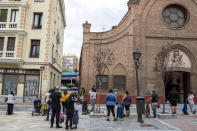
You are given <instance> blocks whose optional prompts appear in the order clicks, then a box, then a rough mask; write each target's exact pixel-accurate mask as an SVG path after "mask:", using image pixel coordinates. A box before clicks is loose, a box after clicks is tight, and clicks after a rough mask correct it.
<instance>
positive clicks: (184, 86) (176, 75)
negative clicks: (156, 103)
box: [165, 71, 190, 103]
mask: <svg viewBox="0 0 197 131" xmlns="http://www.w3.org/2000/svg"><path fill="white" fill-rule="evenodd" d="M169 76H170V77H169ZM173 87H175V88H176V90H177V91H178V92H179V103H184V101H186V100H187V96H188V92H189V91H190V73H189V72H182V71H174V72H166V88H165V91H166V92H165V94H166V100H168V94H169V92H170V91H171V90H172V88H173Z"/></svg>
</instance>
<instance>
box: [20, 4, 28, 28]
mask: <svg viewBox="0 0 197 131" xmlns="http://www.w3.org/2000/svg"><path fill="white" fill-rule="evenodd" d="M26 8H27V7H21V18H20V28H21V29H24V28H25V22H26V10H27V9H26Z"/></svg>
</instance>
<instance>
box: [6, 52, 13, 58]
mask: <svg viewBox="0 0 197 131" xmlns="http://www.w3.org/2000/svg"><path fill="white" fill-rule="evenodd" d="M6 57H14V51H6Z"/></svg>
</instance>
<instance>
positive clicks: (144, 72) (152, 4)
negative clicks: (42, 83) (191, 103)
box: [80, 0, 197, 102]
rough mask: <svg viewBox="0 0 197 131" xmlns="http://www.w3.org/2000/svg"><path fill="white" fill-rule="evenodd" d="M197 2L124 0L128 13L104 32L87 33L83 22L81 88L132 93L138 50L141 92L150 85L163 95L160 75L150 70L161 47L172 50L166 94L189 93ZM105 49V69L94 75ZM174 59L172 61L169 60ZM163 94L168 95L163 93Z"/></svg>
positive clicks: (196, 70) (195, 76)
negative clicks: (139, 53) (137, 52)
mask: <svg viewBox="0 0 197 131" xmlns="http://www.w3.org/2000/svg"><path fill="white" fill-rule="evenodd" d="M196 13H197V1H196V0H184V1H183V0H148V1H147V0H129V2H128V12H127V13H126V15H125V16H124V17H123V19H122V20H121V21H120V23H119V24H118V25H117V26H113V27H112V29H111V30H109V31H106V32H90V29H91V24H90V23H88V22H87V21H86V22H85V23H84V24H83V46H82V53H81V61H80V63H81V64H80V65H81V66H80V85H81V88H85V89H86V90H90V89H91V88H92V86H93V85H95V86H97V87H98V86H99V82H98V80H99V79H100V78H101V81H102V87H101V91H102V93H107V91H108V89H114V88H116V89H118V92H119V93H123V92H124V90H128V91H129V92H130V94H132V95H136V92H137V90H136V74H135V63H134V60H133V51H134V50H135V49H136V48H138V49H139V50H140V51H141V52H142V63H141V65H140V68H139V86H140V93H141V95H148V94H149V92H150V90H151V89H153V88H154V89H156V91H157V92H158V94H160V95H162V94H163V91H164V90H163V89H164V87H163V84H162V80H161V74H160V72H158V71H155V70H154V68H155V65H156V64H155V59H154V58H155V56H156V55H157V54H158V52H159V51H160V50H161V48H162V47H164V46H167V45H168V46H169V45H170V47H171V48H172V51H171V52H170V57H169V66H170V65H173V68H172V69H171V70H170V69H169V71H170V72H172V73H173V76H174V77H173V78H172V79H171V80H170V81H169V82H168V83H167V86H166V87H165V91H166V92H167V93H168V92H169V91H170V90H171V88H172V87H176V88H177V91H179V93H180V102H183V101H184V100H185V99H186V97H187V94H188V92H189V91H192V92H193V93H194V94H195V93H197V87H196V85H197V81H196V80H197V63H196V60H197V45H196V44H197V22H196V21H197V15H196ZM98 52H106V53H107V56H106V57H107V58H106V59H105V61H106V63H108V64H106V67H105V70H104V72H102V74H100V75H99V73H98V70H97V66H98V65H97V64H96V58H97V55H98ZM172 62H173V63H172ZM166 96H167V94H166Z"/></svg>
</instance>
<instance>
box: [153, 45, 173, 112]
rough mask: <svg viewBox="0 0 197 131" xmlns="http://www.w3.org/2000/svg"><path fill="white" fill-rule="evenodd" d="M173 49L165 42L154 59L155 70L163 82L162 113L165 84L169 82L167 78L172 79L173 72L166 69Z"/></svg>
mask: <svg viewBox="0 0 197 131" xmlns="http://www.w3.org/2000/svg"><path fill="white" fill-rule="evenodd" d="M172 50H173V48H172V46H171V44H170V43H169V42H167V45H165V46H163V47H162V48H161V50H160V51H159V52H158V54H157V55H156V57H155V58H154V59H155V70H156V71H158V72H160V73H161V79H162V83H163V96H164V100H163V101H164V102H163V113H165V101H166V90H165V88H166V84H167V83H168V82H169V80H171V79H172V77H173V73H172V72H171V71H168V69H169V66H170V65H169V62H170V59H169V57H170V52H171V51H172ZM172 68H173V64H172Z"/></svg>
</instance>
